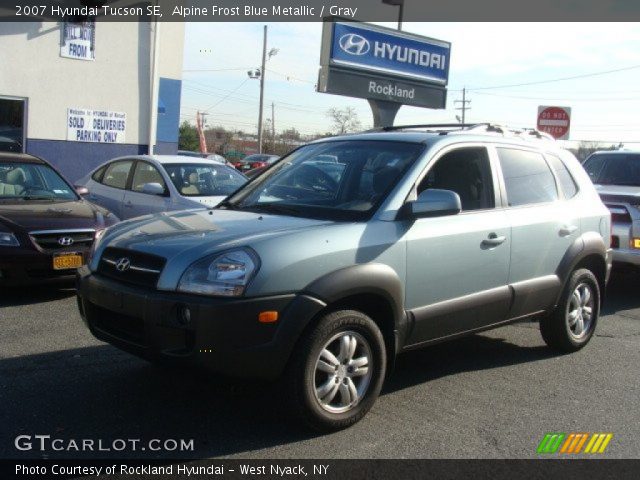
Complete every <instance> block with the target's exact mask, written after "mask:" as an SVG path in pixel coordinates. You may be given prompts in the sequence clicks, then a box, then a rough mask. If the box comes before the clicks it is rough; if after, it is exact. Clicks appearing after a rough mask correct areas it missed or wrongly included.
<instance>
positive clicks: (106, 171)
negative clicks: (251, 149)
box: [76, 155, 247, 220]
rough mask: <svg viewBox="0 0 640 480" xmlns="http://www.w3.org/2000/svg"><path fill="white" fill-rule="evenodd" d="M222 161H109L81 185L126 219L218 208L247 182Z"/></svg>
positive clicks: (140, 157) (91, 197)
mask: <svg viewBox="0 0 640 480" xmlns="http://www.w3.org/2000/svg"><path fill="white" fill-rule="evenodd" d="M246 181H247V179H246V177H245V176H244V175H242V174H241V173H239V172H238V171H237V170H235V169H234V168H231V167H227V166H226V165H222V164H220V163H219V162H215V161H213V160H208V159H204V158H203V159H199V158H193V157H186V156H179V155H151V156H149V155H136V156H129V157H119V158H114V159H113V160H110V161H108V162H107V163H105V164H103V165H101V166H100V167H98V168H96V169H95V170H94V171H92V172H91V173H89V174H88V175H86V176H85V177H83V178H81V179H80V180H78V182H76V186H78V187H86V189H87V190H88V193H85V197H86V198H87V199H88V200H89V201H91V202H93V203H96V204H98V205H100V206H102V207H104V208H107V209H108V210H111V211H112V212H113V213H115V214H116V215H117V216H118V217H120V218H121V219H123V220H124V219H128V218H133V217H139V216H140V215H146V214H149V213H156V212H167V211H172V210H186V209H190V208H196V207H199V206H203V205H204V206H207V207H214V206H216V205H217V204H218V203H220V202H221V201H222V200H224V198H226V197H227V196H228V195H229V194H231V193H233V192H234V191H236V190H237V189H238V188H239V187H241V186H242V185H244V183H246Z"/></svg>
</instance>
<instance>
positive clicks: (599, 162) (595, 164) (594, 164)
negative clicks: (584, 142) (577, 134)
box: [583, 155, 607, 183]
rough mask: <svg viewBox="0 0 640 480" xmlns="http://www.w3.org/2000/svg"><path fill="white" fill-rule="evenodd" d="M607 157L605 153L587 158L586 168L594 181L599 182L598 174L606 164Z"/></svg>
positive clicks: (584, 165)
mask: <svg viewBox="0 0 640 480" xmlns="http://www.w3.org/2000/svg"><path fill="white" fill-rule="evenodd" d="M606 158H607V157H605V156H604V155H591V156H590V157H589V158H587V159H586V160H585V162H584V164H583V167H584V169H585V170H586V171H587V173H588V174H589V178H591V181H592V182H595V183H597V179H598V176H599V175H600V172H601V171H602V167H603V166H604V161H605V159H606Z"/></svg>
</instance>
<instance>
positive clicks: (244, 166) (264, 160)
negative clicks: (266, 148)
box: [231, 153, 280, 172]
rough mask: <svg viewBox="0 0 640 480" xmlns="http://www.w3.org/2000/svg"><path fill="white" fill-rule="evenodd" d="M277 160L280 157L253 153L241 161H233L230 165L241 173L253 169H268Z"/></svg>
mask: <svg viewBox="0 0 640 480" xmlns="http://www.w3.org/2000/svg"><path fill="white" fill-rule="evenodd" d="M279 159H280V157H279V156H278V155H266V154H262V153H255V154H253V155H248V156H246V157H244V158H243V159H242V160H235V161H233V162H231V163H232V164H233V166H234V167H235V168H237V169H238V170H240V171H241V172H246V171H248V170H252V169H254V168H262V167H268V166H269V165H273V164H274V163H275V162H277V161H278V160H279Z"/></svg>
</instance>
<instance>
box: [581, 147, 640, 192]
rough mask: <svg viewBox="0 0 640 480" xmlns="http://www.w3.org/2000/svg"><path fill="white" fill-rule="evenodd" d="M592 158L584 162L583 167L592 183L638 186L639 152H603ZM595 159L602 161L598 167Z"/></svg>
mask: <svg viewBox="0 0 640 480" xmlns="http://www.w3.org/2000/svg"><path fill="white" fill-rule="evenodd" d="M593 158H594V161H589V162H588V163H587V164H585V169H586V170H587V173H588V174H589V176H590V177H591V180H592V181H593V182H594V183H599V184H601V185H628V186H632V187H640V154H634V153H628V154H626V153H612V154H606V153H603V154H598V155H597V156H595V157H593ZM596 159H597V160H598V161H599V162H602V164H601V167H600V168H597V167H598V164H597V163H596V162H595V160H596Z"/></svg>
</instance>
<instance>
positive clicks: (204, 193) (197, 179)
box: [163, 163, 247, 197]
mask: <svg viewBox="0 0 640 480" xmlns="http://www.w3.org/2000/svg"><path fill="white" fill-rule="evenodd" d="M163 166H164V169H165V170H166V171H167V173H168V174H169V178H171V182H172V183H173V184H174V185H175V186H176V189H177V190H178V192H179V193H180V195H183V196H185V197H226V196H227V195H229V194H231V193H233V192H235V191H236V190H237V189H238V187H240V185H242V184H243V183H245V182H246V181H247V179H246V178H245V177H243V176H242V175H241V174H239V173H238V172H237V171H235V170H234V169H233V168H230V167H226V166H224V165H221V164H213V165H207V164H202V163H193V164H186V163H170V164H165V165H163Z"/></svg>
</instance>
